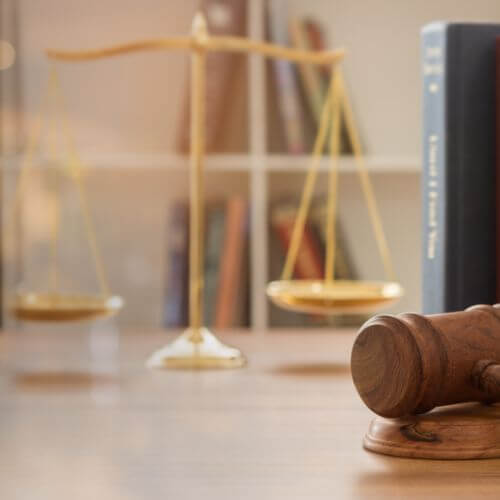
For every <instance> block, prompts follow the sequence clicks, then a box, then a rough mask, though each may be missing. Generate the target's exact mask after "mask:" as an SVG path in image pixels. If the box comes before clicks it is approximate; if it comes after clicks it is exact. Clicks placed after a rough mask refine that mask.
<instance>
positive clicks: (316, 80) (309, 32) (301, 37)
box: [290, 18, 353, 154]
mask: <svg viewBox="0 0 500 500" xmlns="http://www.w3.org/2000/svg"><path fill="white" fill-rule="evenodd" d="M290 33H291V38H292V41H293V45H294V46H295V47H297V48H299V49H305V50H317V51H322V50H326V49H327V45H326V42H325V37H324V34H323V30H322V29H321V26H320V24H319V23H317V22H316V21H314V20H313V19H298V18H297V19H294V20H292V22H291V24H290ZM298 67H299V75H300V81H301V83H302V87H303V92H304V94H305V95H306V98H307V101H308V103H309V108H310V112H311V114H312V116H313V119H314V128H315V134H316V131H317V129H318V126H319V122H320V119H321V112H322V109H323V103H324V101H325V99H326V93H327V91H328V86H329V84H330V79H331V77H332V69H331V68H330V67H329V66H325V65H321V66H319V65H315V64H299V65H298ZM328 150H329V144H326V145H325V151H328ZM339 151H340V153H341V154H352V153H353V151H352V145H351V141H350V139H349V135H348V132H347V128H346V125H345V120H344V116H343V115H342V116H341V118H340V148H339Z"/></svg>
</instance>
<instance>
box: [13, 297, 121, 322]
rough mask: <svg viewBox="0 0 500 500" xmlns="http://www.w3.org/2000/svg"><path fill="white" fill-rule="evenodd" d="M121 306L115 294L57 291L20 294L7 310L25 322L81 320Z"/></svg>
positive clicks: (112, 311) (111, 311) (116, 309)
mask: <svg viewBox="0 0 500 500" xmlns="http://www.w3.org/2000/svg"><path fill="white" fill-rule="evenodd" d="M122 307H123V299H122V298H121V297H118V296H116V295H113V296H102V295H66V294H58V293H21V294H18V295H16V298H15V299H14V300H13V302H12V304H11V307H10V310H11V312H12V314H13V315H14V316H15V317H16V318H18V319H22V320H25V321H55V322H59V321H61V322H62V321H84V320H90V319H94V318H98V317H104V316H112V315H113V314H116V313H117V312H118V311H119V310H120V309H121V308H122Z"/></svg>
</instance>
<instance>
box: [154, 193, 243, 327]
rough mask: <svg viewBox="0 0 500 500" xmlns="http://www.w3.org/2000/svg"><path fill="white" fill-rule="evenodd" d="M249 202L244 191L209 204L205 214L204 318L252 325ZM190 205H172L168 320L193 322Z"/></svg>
mask: <svg viewBox="0 0 500 500" xmlns="http://www.w3.org/2000/svg"><path fill="white" fill-rule="evenodd" d="M248 269H249V266H248V203H247V201H246V200H245V199H244V198H243V197H241V196H233V197H231V198H228V199H227V200H226V201H224V202H215V203H212V204H210V205H209V207H208V210H207V215H206V220H205V252H204V297H203V318H204V324H205V325H207V326H214V327H216V328H217V329H224V328H229V327H234V326H248V324H249V320H248V314H249V304H248V300H249V294H248ZM188 297H189V206H188V202H187V201H178V202H176V203H174V204H173V206H172V207H171V208H170V213H169V220H168V227H167V278H166V291H165V307H164V321H163V323H164V326H165V327H167V328H170V327H182V326H186V325H187V323H188V311H189V304H188Z"/></svg>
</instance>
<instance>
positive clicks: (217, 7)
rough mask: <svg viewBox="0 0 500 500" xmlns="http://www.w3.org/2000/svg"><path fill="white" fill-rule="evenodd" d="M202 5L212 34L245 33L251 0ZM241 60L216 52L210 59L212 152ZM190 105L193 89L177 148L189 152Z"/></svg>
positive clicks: (208, 107) (208, 0) (208, 128)
mask: <svg viewBox="0 0 500 500" xmlns="http://www.w3.org/2000/svg"><path fill="white" fill-rule="evenodd" d="M199 8H200V10H201V11H203V12H204V13H205V15H206V18H207V24H208V31H209V33H210V34H211V35H214V36H215V35H217V36H224V35H236V36H244V35H245V27H246V10H247V0H202V1H201V3H200V6H199ZM239 61H240V59H239V58H238V55H236V54H231V53H218V54H215V53H212V54H210V57H209V58H208V61H207V70H206V71H207V75H206V80H207V99H206V137H205V149H206V151H207V152H209V153H210V152H214V151H217V150H218V149H220V146H221V144H220V142H221V140H222V139H221V138H222V135H223V134H224V131H225V125H226V123H225V116H226V114H227V112H228V95H230V94H233V92H231V91H232V86H233V83H234V81H235V73H236V70H237V69H238V63H239ZM188 88H189V85H188ZM229 100H230V101H231V100H232V99H229ZM233 104H234V103H233ZM230 107H231V106H229V108H230ZM189 109H190V104H189V92H186V95H185V98H184V105H183V108H182V115H181V117H180V126H179V133H178V136H177V150H178V151H179V152H181V153H187V152H188V151H189V147H190V137H191V134H190V126H189V122H190V111H189Z"/></svg>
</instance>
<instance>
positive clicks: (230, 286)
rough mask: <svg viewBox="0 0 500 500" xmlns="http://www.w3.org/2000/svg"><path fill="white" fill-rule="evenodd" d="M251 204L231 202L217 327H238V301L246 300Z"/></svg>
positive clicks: (218, 301) (223, 247) (218, 289)
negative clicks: (248, 231)
mask: <svg viewBox="0 0 500 500" xmlns="http://www.w3.org/2000/svg"><path fill="white" fill-rule="evenodd" d="M247 212H248V210H247V202H246V201H245V200H244V199H243V198H241V197H239V196H235V197H232V198H230V199H229V200H228V202H227V209H226V227H225V231H224V243H223V246H222V254H221V257H220V258H221V263H220V266H219V269H220V271H219V272H220V274H219V284H218V288H217V305H216V309H215V327H216V328H229V327H231V326H234V323H235V318H236V314H237V309H238V300H239V298H240V297H241V296H242V292H243V290H240V288H241V287H243V286H246V285H245V284H244V283H243V280H242V276H243V271H244V270H243V264H244V263H243V260H244V253H245V245H246V241H245V234H246V225H247Z"/></svg>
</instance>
